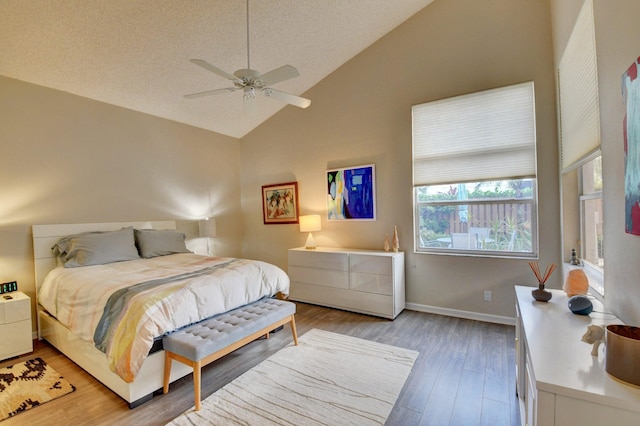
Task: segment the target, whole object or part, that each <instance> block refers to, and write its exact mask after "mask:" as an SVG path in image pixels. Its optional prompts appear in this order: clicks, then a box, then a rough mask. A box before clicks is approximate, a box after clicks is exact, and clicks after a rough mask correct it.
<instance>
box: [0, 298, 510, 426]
mask: <svg viewBox="0 0 640 426" xmlns="http://www.w3.org/2000/svg"><path fill="white" fill-rule="evenodd" d="M297 305H298V307H297V308H298V312H297V313H296V324H297V328H298V335H303V334H304V333H305V332H306V331H308V330H310V329H312V328H319V329H323V330H328V331H333V332H337V333H342V334H346V335H350V336H355V337H360V338H364V339H368V340H372V341H377V342H381V343H386V344H391V345H395V346H399V347H403V348H408V349H413V350H416V351H419V352H420V355H419V356H418V359H417V360H416V363H415V366H414V367H413V370H412V372H411V375H410V376H409V379H408V380H407V383H406V384H405V387H404V389H403V391H402V393H401V395H400V397H399V398H398V401H397V403H396V405H395V407H394V410H393V412H392V414H391V416H390V418H389V420H388V421H387V425H402V426H405V425H408V426H410V425H437V426H442V425H456V426H457V425H491V426H496V425H516V424H519V419H520V417H519V411H518V403H517V397H516V395H515V347H514V338H515V330H514V328H513V327H511V326H505V325H498V324H490V323H484V322H478V321H472V320H466V319H460V318H453V317H446V316H440V315H433V314H426V313H421V312H415V311H404V312H403V313H402V314H400V315H399V316H398V318H396V320H395V321H389V320H385V319H379V318H374V317H370V316H366V315H359V314H354V313H349V312H343V311H338V310H334V309H328V308H322V307H318V306H313V305H307V304H302V303H298V304H297ZM290 342H291V333H290V331H289V328H288V326H285V329H284V330H283V331H280V332H277V333H275V334H273V335H272V337H271V338H270V339H268V340H264V339H263V340H258V341H255V342H253V343H250V344H248V345H247V346H245V347H243V348H241V349H239V350H237V351H236V352H234V353H232V354H230V355H227V356H226V357H224V358H223V359H221V360H219V361H216V362H213V363H211V364H209V365H208V366H206V367H204V368H203V370H202V396H203V399H204V398H206V397H207V396H208V395H210V394H212V393H213V392H215V391H216V389H218V388H219V387H221V386H223V385H224V384H226V383H228V382H230V381H231V380H233V379H234V378H235V377H237V376H239V375H240V374H242V373H243V372H245V371H246V370H249V369H250V368H251V367H253V366H254V365H256V364H258V363H259V362H260V361H262V360H263V359H265V358H267V357H268V356H270V355H272V354H273V353H275V352H276V351H278V349H280V348H282V347H283V346H285V345H287V344H288V343H290ZM35 356H38V357H41V358H43V359H44V360H45V361H46V362H47V363H48V364H49V365H51V366H52V367H53V368H54V369H55V370H56V371H58V372H59V373H60V374H62V375H63V376H64V377H65V378H66V379H67V380H69V382H71V383H72V384H73V385H75V386H76V389H77V390H76V391H75V392H73V393H72V394H69V395H66V396H64V397H62V398H59V399H57V400H54V401H51V402H49V403H47V404H45V405H43V406H42V407H37V408H34V409H32V410H29V411H27V412H25V413H21V414H19V415H18V416H16V417H14V418H11V419H8V420H6V421H4V422H2V426H12V425H25V424H28V425H40V424H66V425H74V426H75V425H87V424H91V425H115V424H117V425H164V424H165V423H167V422H168V421H170V420H171V419H173V418H174V417H176V416H178V415H179V414H180V413H182V412H183V411H186V410H188V409H189V408H191V407H192V406H193V382H192V377H191V375H189V376H187V377H185V378H183V379H181V380H179V381H177V382H176V383H173V384H172V385H171V388H170V390H169V393H168V394H167V395H158V396H156V397H154V398H153V399H152V400H151V401H149V402H147V403H145V404H143V405H141V406H139V407H137V408H135V409H132V410H130V409H129V408H128V405H127V403H125V401H124V400H122V399H121V398H120V397H118V396H117V395H116V394H114V393H112V392H111V391H110V390H108V389H107V388H105V387H104V386H102V385H101V384H100V383H99V382H98V381H97V380H95V379H93V378H92V377H91V376H90V375H89V374H87V373H85V372H84V371H83V370H82V369H80V368H79V367H78V366H76V365H75V364H74V363H72V362H71V361H70V360H69V359H67V358H66V357H64V355H62V354H60V353H59V352H58V351H57V350H56V349H55V348H53V347H51V346H50V345H49V344H48V343H46V342H35V351H34V353H32V354H27V355H24V356H22V357H19V358H12V359H8V360H5V361H2V362H0V367H5V366H8V365H12V364H15V363H16V362H18V361H23V360H27V359H29V358H33V357H35ZM372 374H375V372H373V371H372Z"/></svg>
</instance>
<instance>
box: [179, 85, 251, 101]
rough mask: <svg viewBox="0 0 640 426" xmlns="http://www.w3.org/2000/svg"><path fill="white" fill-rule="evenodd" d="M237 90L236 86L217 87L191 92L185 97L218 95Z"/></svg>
mask: <svg viewBox="0 0 640 426" xmlns="http://www.w3.org/2000/svg"><path fill="white" fill-rule="evenodd" d="M236 90H238V89H237V88H235V87H225V88H224V89H215V90H207V91H205V92H198V93H191V94H188V95H184V97H185V98H187V99H193V98H200V97H202V96H209V95H217V94H219V93H225V92H235V91H236Z"/></svg>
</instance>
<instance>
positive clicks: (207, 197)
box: [0, 77, 242, 306]
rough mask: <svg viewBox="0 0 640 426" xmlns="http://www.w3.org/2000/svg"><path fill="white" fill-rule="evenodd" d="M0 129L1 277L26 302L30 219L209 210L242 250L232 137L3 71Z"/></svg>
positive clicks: (227, 249) (172, 215) (224, 250)
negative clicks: (14, 285) (22, 79)
mask: <svg viewBox="0 0 640 426" xmlns="http://www.w3.org/2000/svg"><path fill="white" fill-rule="evenodd" d="M0 129H1V130H0V182H1V183H0V282H6V281H13V280H17V281H18V286H19V289H20V290H22V291H24V292H25V293H27V294H28V295H29V296H31V297H32V302H34V300H33V299H34V292H35V289H34V272H33V260H32V259H33V248H32V241H31V238H32V237H31V225H33V224H44V223H74V222H118V221H133V220H165V219H178V220H184V221H188V220H196V219H200V218H202V217H204V216H211V215H214V216H216V218H217V228H218V237H217V238H216V251H217V253H218V254H227V255H231V256H239V255H240V254H241V252H240V250H241V247H240V239H241V238H242V217H241V214H240V198H239V195H238V194H239V193H240V172H239V169H240V150H239V146H238V140H237V139H234V138H230V137H226V136H221V135H218V134H215V133H212V132H209V131H205V130H202V129H197V128H194V127H190V126H186V125H183V124H179V123H176V122H172V121H168V120H164V119H161V118H157V117H152V116H150V115H146V114H141V113H138V112H134V111H131V110H127V109H124V108H119V107H115V106H112V105H107V104H104V103H101V102H96V101H92V100H89V99H86V98H81V97H78V96H75V95H70V94H68V93H64V92H60V91H56V90H52V89H47V88H43V87H40V86H36V85H32V84H28V83H24V82H20V81H17V80H12V79H8V78H4V77H0ZM186 228H187V229H188V228H189V227H188V226H186ZM34 306H35V303H34Z"/></svg>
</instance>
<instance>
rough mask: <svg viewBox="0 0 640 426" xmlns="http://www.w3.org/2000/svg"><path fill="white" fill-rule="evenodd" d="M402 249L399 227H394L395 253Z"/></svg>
mask: <svg viewBox="0 0 640 426" xmlns="http://www.w3.org/2000/svg"><path fill="white" fill-rule="evenodd" d="M399 248H400V240H399V239H398V227H397V226H394V227H393V251H395V252H397V251H398V249H399Z"/></svg>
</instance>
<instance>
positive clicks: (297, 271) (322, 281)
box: [289, 265, 349, 289]
mask: <svg viewBox="0 0 640 426" xmlns="http://www.w3.org/2000/svg"><path fill="white" fill-rule="evenodd" d="M289 279H290V280H291V282H292V283H294V282H299V283H305V284H314V285H320V286H323V287H334V288H344V289H348V288H349V273H348V272H347V271H333V270H330V269H318V268H305V267H301V266H291V265H290V266H289ZM292 285H293V284H292Z"/></svg>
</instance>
